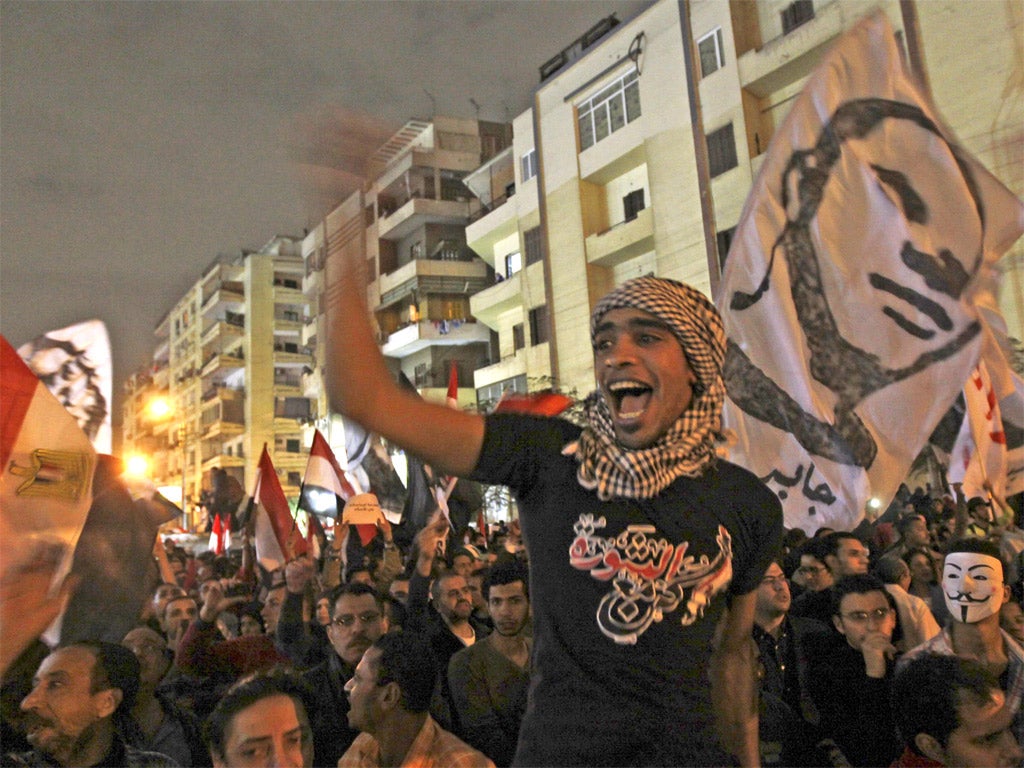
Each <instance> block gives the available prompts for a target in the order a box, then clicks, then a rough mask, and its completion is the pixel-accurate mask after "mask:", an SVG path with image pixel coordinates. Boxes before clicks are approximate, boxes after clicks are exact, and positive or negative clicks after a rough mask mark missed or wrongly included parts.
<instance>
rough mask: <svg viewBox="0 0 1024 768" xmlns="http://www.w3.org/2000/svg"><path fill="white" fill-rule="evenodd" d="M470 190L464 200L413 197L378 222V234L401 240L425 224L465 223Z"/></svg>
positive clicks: (383, 237) (386, 238) (381, 236)
mask: <svg viewBox="0 0 1024 768" xmlns="http://www.w3.org/2000/svg"><path fill="white" fill-rule="evenodd" d="M469 213H470V207H469V192H468V191H467V192H466V199H464V200H430V199H428V198H425V197H413V198H410V199H409V200H407V201H406V202H404V203H403V204H402V205H401V206H400V207H399V208H397V210H395V211H394V212H392V213H389V214H388V215H387V216H385V215H384V213H383V211H382V213H381V217H380V219H379V220H378V222H377V234H378V236H379V237H380V238H382V239H384V240H401V239H402V238H403V237H405V236H406V235H410V234H412V232H413V231H414V230H416V229H417V228H419V227H422V226H423V225H424V224H465V223H466V220H467V219H468V218H469Z"/></svg>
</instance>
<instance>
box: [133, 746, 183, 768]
mask: <svg viewBox="0 0 1024 768" xmlns="http://www.w3.org/2000/svg"><path fill="white" fill-rule="evenodd" d="M124 765H125V768H177V766H178V763H176V762H175V761H174V760H172V759H171V758H170V757H168V756H167V755H165V754H163V753H161V752H147V751H146V750H142V749H136V748H135V747H133V746H131V745H129V744H125V747H124Z"/></svg>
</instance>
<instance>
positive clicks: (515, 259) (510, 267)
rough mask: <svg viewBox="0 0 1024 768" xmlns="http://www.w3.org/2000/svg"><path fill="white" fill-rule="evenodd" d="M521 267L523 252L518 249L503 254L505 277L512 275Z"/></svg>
mask: <svg viewBox="0 0 1024 768" xmlns="http://www.w3.org/2000/svg"><path fill="white" fill-rule="evenodd" d="M522 268H523V254H521V253H520V252H519V251H516V252H515V253H509V254H506V255H505V277H512V275H514V274H515V273H516V272H518V271H519V270H521V269H522Z"/></svg>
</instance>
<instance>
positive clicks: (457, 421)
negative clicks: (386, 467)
mask: <svg viewBox="0 0 1024 768" xmlns="http://www.w3.org/2000/svg"><path fill="white" fill-rule="evenodd" d="M353 261H354V259H352V258H349V257H346V256H338V257H336V258H334V259H332V260H331V261H330V262H329V263H328V266H327V270H326V277H327V285H328V289H327V292H326V298H327V313H326V314H327V361H326V376H325V386H326V389H327V396H328V399H329V402H330V406H331V409H332V410H334V411H336V412H338V413H341V414H343V415H344V416H346V417H348V418H350V419H352V420H354V421H355V422H357V423H359V424H361V425H362V426H363V427H365V428H366V429H368V430H369V431H371V432H376V433H377V434H379V435H381V436H382V437H384V438H385V439H387V440H390V441H391V442H394V443H396V444H397V445H400V446H401V447H402V448H404V449H405V450H407V451H410V452H411V453H413V454H414V455H416V456H419V457H420V458H421V459H423V460H424V461H426V462H429V463H430V464H432V465H434V466H435V467H437V468H439V469H440V470H441V471H443V472H445V473H448V474H454V475H462V476H465V475H468V474H469V473H470V472H471V471H472V470H473V468H474V467H475V466H476V462H477V459H478V458H479V456H480V447H481V445H482V444H483V434H484V422H483V417H482V416H480V415H478V414H470V413H465V412H463V411H457V410H455V409H453V408H448V407H445V406H443V405H440V404H434V403H428V402H426V401H424V400H423V399H421V398H419V397H418V396H417V395H416V394H415V393H412V392H407V391H405V390H403V389H402V388H400V387H399V386H398V383H397V382H396V381H395V380H394V378H393V377H392V375H391V372H390V371H389V370H388V368H387V365H386V364H385V362H384V357H383V355H381V353H380V350H379V349H378V347H377V342H376V340H375V338H374V335H373V328H372V326H371V324H370V314H369V310H368V309H367V306H366V288H365V280H364V277H363V275H364V265H363V264H359V263H352V262H353ZM332 273H333V274H332Z"/></svg>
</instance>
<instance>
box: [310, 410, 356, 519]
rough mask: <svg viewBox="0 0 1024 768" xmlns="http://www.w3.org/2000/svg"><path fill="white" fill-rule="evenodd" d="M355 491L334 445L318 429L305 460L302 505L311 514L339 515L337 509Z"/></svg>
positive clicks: (334, 516)
mask: <svg viewBox="0 0 1024 768" xmlns="http://www.w3.org/2000/svg"><path fill="white" fill-rule="evenodd" d="M355 495H356V490H355V488H353V487H352V484H351V483H350V482H349V480H348V478H346V477H345V472H344V470H343V469H342V468H341V466H340V465H339V464H338V460H337V459H336V458H335V456H334V451H332V450H331V446H330V445H328V444H327V441H326V440H325V439H324V436H323V435H321V434H320V430H319V429H318V430H315V431H314V432H313V444H312V445H311V446H310V448H309V460H308V461H307V462H306V474H305V476H304V477H303V478H302V488H301V490H300V491H299V509H304V510H305V511H306V512H307V513H308V514H310V515H327V516H329V517H333V518H335V519H337V517H338V511H339V510H341V509H342V508H344V506H345V502H346V501H347V500H348V499H351V498H352V497H353V496H355Z"/></svg>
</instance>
